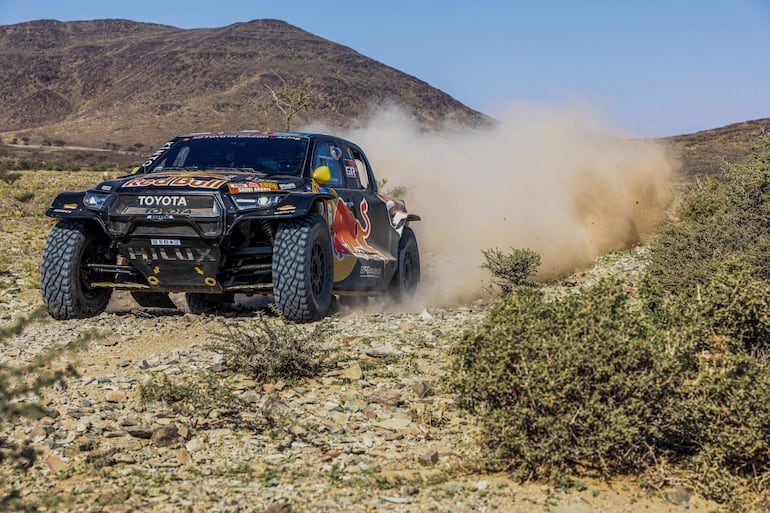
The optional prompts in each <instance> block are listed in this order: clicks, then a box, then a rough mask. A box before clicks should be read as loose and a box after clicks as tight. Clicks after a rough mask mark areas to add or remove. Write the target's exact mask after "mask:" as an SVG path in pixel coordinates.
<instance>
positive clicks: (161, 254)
mask: <svg viewBox="0 0 770 513" xmlns="http://www.w3.org/2000/svg"><path fill="white" fill-rule="evenodd" d="M211 252H212V249H210V248H133V247H129V248H128V258H130V259H131V260H150V261H153V260H164V261H166V262H174V261H181V262H216V261H217V258H216V256H214V255H212V254H211Z"/></svg>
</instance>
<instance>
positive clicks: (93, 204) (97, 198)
mask: <svg viewBox="0 0 770 513" xmlns="http://www.w3.org/2000/svg"><path fill="white" fill-rule="evenodd" d="M109 197H110V195H109V194H102V193H99V192H91V191H88V192H87V193H86V196H85V198H83V204H84V205H85V206H87V207H88V208H90V209H93V210H101V209H102V207H103V206H104V203H105V202H106V201H107V198H109Z"/></svg>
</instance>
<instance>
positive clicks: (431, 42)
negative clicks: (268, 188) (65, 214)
mask: <svg viewBox="0 0 770 513" xmlns="http://www.w3.org/2000/svg"><path fill="white" fill-rule="evenodd" d="M105 18H120V19H129V20H134V21H141V22H151V23H160V24H164V25H172V26H175V27H179V28H204V27H206V28H211V27H223V26H226V25H229V24H232V23H236V22H243V21H250V20H253V19H265V18H272V19H280V20H284V21H286V22H288V23H291V24H292V25H295V26H297V27H299V28H301V29H304V30H306V31H308V32H312V33H313V34H316V35H318V36H321V37H323V38H326V39H329V40H331V41H334V42H336V43H340V44H343V45H345V46H349V47H351V48H353V49H354V50H356V51H358V52H359V53H362V54H364V55H366V56H367V57H370V58H373V59H376V60H378V61H380V62H382V63H384V64H387V65H389V66H391V67H394V68H396V69H399V70H401V71H403V72H405V73H408V74H410V75H413V76H415V77H417V78H419V79H421V80H423V81H425V82H427V83H429V84H430V85H432V86H433V87H436V88H438V89H440V90H442V91H444V92H446V93H448V94H449V95H451V96H453V97H454V98H456V99H457V100H459V101H460V102H462V103H464V104H466V105H468V106H469V107H471V108H474V109H476V110H479V111H481V112H484V113H485V114H488V115H490V116H496V115H497V114H499V113H502V112H504V111H505V110H506V108H507V107H509V106H510V105H512V104H520V103H522V102H523V103H532V104H536V105H542V104H544V105H553V104H556V105H558V104H561V103H575V102H576V103H579V104H581V105H585V106H587V107H588V108H589V109H591V110H592V111H594V112H596V113H597V115H598V116H600V117H602V119H605V120H606V121H607V122H608V123H609V124H611V125H613V126H614V127H616V128H617V129H618V130H622V131H623V132H626V133H629V134H631V135H634V136H639V137H659V136H670V135H677V134H684V133H691V132H696V131H699V130H706V129H710V128H717V127H720V126H724V125H727V124H730V123H736V122H740V121H746V120H751V119H758V118H766V117H770V0H729V1H728V0H625V1H624V0H604V1H601V0H593V1H592V0H541V1H538V0H520V1H515V0H509V1H505V0H475V1H473V2H464V1H458V2H447V1H446V0H422V1H418V0H411V1H405V0H380V1H367V0H357V1H349V0H324V1H319V0H310V1H309V0H292V1H282V0H280V1H279V0H273V1H269V2H268V1H262V0H218V1H216V2H204V1H197V2H195V1H193V2H190V1H176V0H174V1H162V0H154V1H149V0H131V1H127V2H105V1H104V0H93V1H92V0H80V1H78V0H73V1H68V2H62V1H61V0H0V25H11V24H15V23H22V22H25V21H32V20H38V19H55V20H59V21H73V20H93V19H105ZM0 78H1V77H0Z"/></svg>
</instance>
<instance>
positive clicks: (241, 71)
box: [0, 20, 489, 147]
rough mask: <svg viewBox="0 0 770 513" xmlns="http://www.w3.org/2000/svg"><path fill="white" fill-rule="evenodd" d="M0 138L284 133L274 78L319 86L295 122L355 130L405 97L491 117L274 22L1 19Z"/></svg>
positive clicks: (94, 142) (425, 105)
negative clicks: (185, 24)
mask: <svg viewBox="0 0 770 513" xmlns="http://www.w3.org/2000/svg"><path fill="white" fill-rule="evenodd" d="M0 70H2V76H3V80H2V81H0V136H2V137H3V139H4V140H6V141H7V140H10V139H11V138H12V137H17V138H18V139H19V140H21V138H22V137H29V138H30V140H31V142H32V143H33V144H34V143H35V142H39V141H42V140H46V139H47V140H62V141H66V142H67V143H68V144H70V143H71V144H74V145H82V146H90V147H101V146H103V145H104V144H106V143H112V144H119V145H121V146H123V147H126V146H130V145H133V144H136V143H140V144H142V145H145V146H147V147H151V146H156V145H158V144H160V143H162V142H163V141H165V140H166V139H167V138H168V136H169V134H176V133H181V132H188V131H196V130H201V129H207V130H209V129H220V128H221V129H224V128H228V129H243V128H262V129H282V128H284V127H283V118H282V117H281V115H280V112H278V111H275V110H272V111H271V110H270V109H265V108H264V107H265V106H266V105H269V104H270V93H269V90H268V88H267V87H266V86H269V87H272V88H273V89H276V88H278V87H280V86H281V85H282V84H283V83H286V84H287V85H289V86H291V87H301V88H306V89H308V90H310V91H311V92H312V95H313V96H312V109H311V110H310V111H309V112H303V113H302V114H300V115H298V117H297V118H296V121H298V122H302V121H312V120H323V121H324V122H326V123H329V124H331V125H333V126H334V125H338V126H349V125H351V124H354V123H355V122H356V121H357V120H360V119H363V118H365V117H366V116H367V114H368V112H369V109H370V107H371V106H372V105H380V104H383V103H387V102H394V103H398V104H401V105H403V106H405V107H407V108H408V109H410V110H411V111H412V113H413V114H414V115H415V116H416V117H417V118H418V119H419V120H420V121H421V122H422V123H424V124H425V125H426V126H435V125H436V124H438V123H440V122H441V121H443V120H445V119H446V118H447V117H448V116H451V117H452V119H455V120H457V121H458V122H460V123H462V124H465V125H470V126H476V125H479V124H485V123H488V122H489V120H488V118H486V117H485V116H484V115H483V114H480V113H479V112H476V111H474V110H472V109H469V108H468V107H466V106H464V105H463V104H461V103H460V102H458V101H456V100H455V99H453V98H452V97H450V96H449V95H447V94H445V93H443V92H441V91H439V90H437V89H435V88H433V87H431V86H430V85H428V84H427V83H425V82H423V81H421V80H419V79H417V78H415V77H412V76H410V75H407V74H405V73H402V72H400V71H398V70H396V69H394V68H391V67H389V66H386V65H385V64H382V63H380V62H377V61H375V60H373V59H370V58H368V57H366V56H364V55H361V54H360V53H358V52H356V51H354V50H352V49H351V48H348V47H345V46H342V45H339V44H336V43H334V42H332V41H328V40H326V39H323V38H321V37H318V36H315V35H313V34H310V33H308V32H305V31H304V30H301V29H299V28H297V27H294V26H292V25H289V24H288V23H285V22H283V21H278V20H254V21H250V22H246V23H236V24H233V25H229V26H227V27H222V28H213V29H193V30H183V29H179V28H175V27H171V26H164V25H154V24H147V23H136V22H133V21H127V20H95V21H78V22H66V23H62V22H58V21H53V20H40V21H33V22H28V23H21V24H17V25H8V26H0Z"/></svg>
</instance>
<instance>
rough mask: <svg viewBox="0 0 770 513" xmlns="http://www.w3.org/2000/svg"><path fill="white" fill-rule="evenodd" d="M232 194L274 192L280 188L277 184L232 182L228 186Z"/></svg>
mask: <svg viewBox="0 0 770 513" xmlns="http://www.w3.org/2000/svg"><path fill="white" fill-rule="evenodd" d="M227 189H228V190H229V191H230V194H242V193H248V192H272V191H277V190H279V189H280V188H279V187H278V184H277V183H275V182H232V183H228V184H227Z"/></svg>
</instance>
